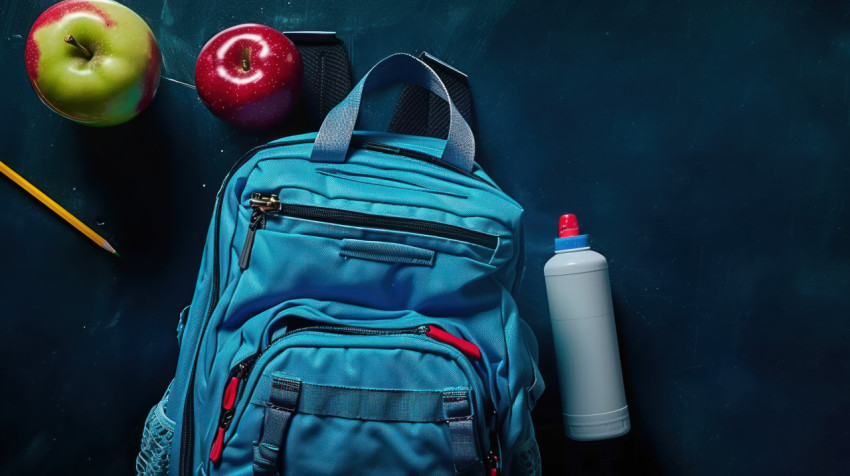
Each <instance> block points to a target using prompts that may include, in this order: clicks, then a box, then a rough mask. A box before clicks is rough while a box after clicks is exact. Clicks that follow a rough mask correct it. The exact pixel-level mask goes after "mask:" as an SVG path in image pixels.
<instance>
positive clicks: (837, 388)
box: [0, 0, 850, 474]
mask: <svg viewBox="0 0 850 476" xmlns="http://www.w3.org/2000/svg"><path fill="white" fill-rule="evenodd" d="M51 3H52V2H51V1H50V0H36V1H22V0H6V1H4V2H3V3H2V5H0V42H1V43H0V65H2V67H0V99H1V100H2V104H3V107H2V119H0V121H2V127H0V145H2V147H0V160H2V161H4V162H5V163H7V164H8V165H9V166H11V167H12V168H13V169H15V170H17V171H18V172H19V173H20V174H21V175H23V176H24V177H27V178H28V179H29V180H30V181H31V182H33V183H34V184H36V185H37V186H38V187H40V188H41V189H42V190H43V191H44V192H45V193H47V194H48V195H49V196H51V197H53V198H54V199H55V200H56V201H57V202H59V203H61V204H63V205H64V206H65V207H66V208H67V209H68V210H69V211H71V212H72V213H74V214H75V215H76V216H78V217H79V218H80V219H81V220H83V221H84V222H85V223H88V224H90V225H92V226H93V227H95V228H96V229H97V231H98V232H99V233H100V234H102V235H103V236H104V237H105V238H106V239H107V240H109V241H110V242H111V243H112V244H113V245H115V247H116V248H117V249H118V250H119V251H120V253H121V256H122V257H121V258H120V259H117V258H116V257H114V256H111V255H109V254H108V253H105V252H104V251H103V250H100V249H98V248H97V247H96V246H94V245H92V243H91V242H89V241H88V240H86V239H85V238H83V237H82V236H81V235H80V234H79V233H77V232H76V231H75V230H73V229H72V228H71V227H69V226H68V225H67V224H65V223H64V222H62V221H61V220H59V219H58V218H57V217H56V216H55V215H53V214H52V213H51V212H50V211H48V210H47V209H46V208H45V207H43V206H41V205H40V204H39V203H38V202H36V201H35V200H33V199H32V198H31V197H29V196H28V195H27V194H25V193H24V192H23V191H22V190H20V189H19V188H18V187H16V186H15V185H13V184H12V183H11V182H9V181H8V180H5V179H2V180H0V203H2V206H3V212H2V213H0V306H2V307H0V316H2V319H1V320H0V362H2V366H3V367H2V368H3V371H2V373H0V389H2V391H3V397H2V410H0V428H2V429H3V431H2V436H0V440H2V445H0V473H2V474H128V473H132V472H133V462H134V458H135V452H136V451H137V449H138V441H139V437H140V435H141V430H142V423H143V421H144V417H145V415H146V413H147V411H148V409H149V407H150V406H151V405H153V404H154V403H155V402H156V401H157V399H158V397H159V396H160V395H161V393H162V391H163V389H164V388H165V386H166V385H167V383H168V381H169V380H170V378H171V376H172V374H173V371H174V368H175V364H176V350H177V348H176V342H175V339H174V337H175V334H174V329H175V326H176V323H177V315H178V312H179V311H180V310H181V309H182V307H183V306H184V305H186V304H187V303H188V301H189V300H190V298H191V293H192V289H193V287H194V281H195V278H196V274H197V269H198V265H199V262H200V254H201V250H202V246H203V240H204V238H205V232H206V227H207V224H208V220H209V218H210V216H211V211H212V205H213V197H214V194H215V191H216V190H217V187H218V184H219V181H220V180H221V178H222V177H223V175H224V173H225V172H226V170H227V169H228V168H229V167H230V165H231V164H232V163H233V161H234V160H235V159H236V158H237V157H238V156H239V155H240V154H241V153H242V152H244V151H245V150H247V149H249V148H250V147H252V146H254V145H257V144H260V143H262V142H264V141H267V140H269V139H272V138H275V137H278V136H282V135H286V134H289V133H291V132H293V130H292V129H293V127H292V126H284V127H281V128H279V129H277V130H270V131H263V132H246V131H243V130H238V129H234V128H232V127H230V126H228V125H226V124H224V123H222V122H221V121H219V120H218V119H216V118H215V117H213V116H212V115H211V114H210V113H209V112H208V111H207V110H206V109H205V108H204V106H203V105H202V104H201V103H200V101H199V99H198V97H197V94H196V93H195V91H194V90H193V89H192V88H191V87H189V85H191V83H192V82H193V66H194V60H195V58H196V56H197V53H198V52H199V51H200V48H201V46H203V44H204V43H205V42H206V40H208V39H209V38H210V37H211V36H212V35H213V34H215V33H216V32H218V31H220V30H222V29H224V28H226V27H229V26H232V25H235V24H239V23H244V22H249V21H253V22H261V23H265V24H268V25H270V26H273V27H275V28H278V29H280V30H284V31H286V30H330V31H336V32H337V34H338V36H339V37H340V38H341V39H342V40H344V41H345V43H346V44H347V46H348V48H349V53H350V57H351V62H352V67H353V71H354V75H355V77H356V78H359V77H360V76H362V75H363V73H364V72H365V71H366V70H367V69H368V68H369V67H370V66H371V65H372V64H374V63H375V62H376V61H378V60H379V59H381V58H383V57H385V56H387V55H388V54H391V53H394V52H397V51H405V52H410V53H414V54H418V53H419V52H421V51H428V52H431V53H433V54H435V55H436V56H438V57H440V58H443V59H445V60H446V61H448V62H449V63H451V64H453V65H455V66H457V67H459V68H460V69H462V70H463V71H464V72H465V73H467V74H468V75H469V82H470V84H471V86H472V89H473V92H474V101H475V110H476V113H477V134H478V135H477V140H478V145H479V162H480V163H481V164H482V166H483V167H484V168H485V170H487V171H488V173H489V174H490V175H491V176H493V177H494V179H495V180H496V181H497V182H498V183H499V184H501V185H502V187H503V188H504V189H505V190H506V191H507V192H508V193H509V194H511V195H512V196H513V197H515V198H516V199H517V200H518V201H519V202H520V203H521V204H522V205H523V206H524V208H525V209H526V215H525V228H526V245H527V260H526V264H527V266H526V270H525V278H524V281H523V284H522V287H521V289H520V292H519V295H518V299H519V303H520V310H521V312H522V315H523V316H524V318H525V319H526V320H527V321H528V322H529V323H530V324H531V326H532V328H533V329H534V331H535V333H536V334H537V337H538V340H539V342H540V359H541V367H542V372H543V376H544V378H545V380H546V381H547V384H548V389H547V391H546V393H545V394H544V397H543V398H542V400H541V401H540V403H539V404H538V408H537V409H536V410H535V421H536V431H537V435H538V439H539V441H540V443H541V450H542V457H543V463H544V469H545V471H546V473H547V474H566V473H569V474H840V473H843V472H846V468H847V467H848V465H850V453H848V452H847V448H848V447H850V430H848V428H850V411H848V409H847V403H848V397H847V396H848V395H850V320H848V319H850V306H848V304H850V292H848V287H850V246H848V242H849V241H850V205H848V203H847V202H848V198H850V197H848V195H850V192H848V183H850V107H848V106H850V104H848V88H850V4H848V3H846V2H836V1H820V2H804V1H798V2H793V1H774V0H751V1H728V0H720V1H715V2H694V1H677V2H672V1H670V2H652V1H631V2H534V1H516V2H514V1H502V0H498V1H469V2H448V1H445V2H432V1H409V2H390V1H380V0H367V1H360V2H343V1H325V2H316V1H312V2H308V1H303V0H291V1H277V2H263V1H258V0H243V1H238V2H237V1H223V0H205V1H199V0H184V1H179V2H178V1H175V0H170V1H169V0H148V1H142V0H127V1H126V2H125V4H126V5H128V6H129V7H130V8H132V9H133V10H135V11H136V12H138V13H139V14H140V15H141V16H142V17H143V18H145V20H146V21H147V22H148V23H149V24H150V25H151V28H152V29H153V30H154V32H155V33H156V35H157V38H158V39H159V42H160V46H161V48H162V51H163V56H164V71H163V80H162V82H161V85H160V89H159V91H158V93H157V97H156V99H155V100H154V102H153V104H152V106H151V107H150V108H149V109H148V110H147V111H145V112H144V113H143V114H142V115H141V116H140V117H138V118H136V119H134V120H133V121H131V122H130V123H127V124H125V125H122V126H118V127H113V128H105V129H94V128H88V127H85V126H80V125H77V124H74V123H72V122H70V121H67V120H65V119H63V118H61V117H59V116H57V115H55V114H53V113H51V112H50V111H49V110H48V109H47V108H45V107H44V106H43V105H41V103H40V102H39V101H38V99H37V98H36V96H35V94H33V92H32V90H31V88H30V86H29V84H28V81H27V77H26V74H25V69H24V61H23V50H24V43H25V40H26V36H27V33H28V32H29V28H30V26H31V25H32V23H33V22H34V21H35V19H36V17H37V16H38V15H39V14H40V13H41V12H42V11H43V10H44V9H46V8H47V7H48V6H49V5H50V4H51ZM183 83H186V84H183ZM387 112H389V111H387ZM373 122H375V123H376V124H377V125H376V126H375V127H382V125H381V123H380V121H373ZM567 211H569V212H572V213H575V214H577V215H578V217H579V221H580V224H581V226H582V228H583V230H584V231H586V232H588V233H590V234H591V243H592V245H593V247H594V248H595V249H597V250H598V251H600V252H601V253H603V254H604V255H606V256H607V257H608V259H609V262H610V273H611V280H612V289H613V296H614V301H615V310H616V317H617V328H618V332H619V339H620V347H621V357H622V361H623V370H624V374H625V381H626V387H627V389H626V391H627V398H628V401H629V405H630V410H631V417H632V424H633V428H632V431H631V432H630V433H629V434H628V435H627V436H625V437H622V438H618V439H616V440H611V441H606V442H598V443H577V442H572V441H569V440H567V439H566V438H565V437H564V436H563V432H562V427H561V422H560V403H559V395H558V390H557V374H556V371H555V366H554V350H553V342H552V339H551V336H550V331H549V322H548V310H547V306H546V296H545V291H544V286H543V277H542V268H543V264H544V263H545V262H546V260H547V259H548V257H549V256H550V254H551V253H552V238H553V236H554V233H555V229H556V228H555V227H556V220H557V217H558V216H559V215H560V214H562V213H565V212H567Z"/></svg>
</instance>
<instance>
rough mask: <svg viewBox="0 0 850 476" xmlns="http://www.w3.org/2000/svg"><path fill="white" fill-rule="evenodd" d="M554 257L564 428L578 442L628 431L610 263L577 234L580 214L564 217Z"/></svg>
mask: <svg viewBox="0 0 850 476" xmlns="http://www.w3.org/2000/svg"><path fill="white" fill-rule="evenodd" d="M558 228H559V232H558V236H559V237H558V238H556V239H555V256H553V257H552V258H551V259H550V260H549V261H548V262H547V263H546V266H545V267H544V275H545V277H546V294H547V296H548V298H549V314H550V318H551V321H552V336H553V339H554V341H555V355H556V357H557V360H558V376H559V378H560V383H561V404H562V405H563V407H562V408H563V415H564V429H565V431H566V433H567V436H568V437H570V438H571V439H574V440H579V441H592V440H603V439H606V438H614V437H617V436H621V435H624V434H626V433H628V431H629V429H630V428H631V424H630V422H629V407H628V405H627V404H626V395H625V392H624V390H623V373H622V370H621V368H620V352H619V351H618V350H617V331H616V328H615V327H614V308H613V306H612V304H611V285H610V283H609V281H608V262H607V261H606V260H605V257H604V256H602V255H601V254H599V253H597V252H595V251H592V250H591V249H590V247H589V246H588V245H587V235H581V234H579V229H578V221H577V220H576V216H575V215H572V214H569V215H564V216H562V217H561V219H560V221H559V223H558Z"/></svg>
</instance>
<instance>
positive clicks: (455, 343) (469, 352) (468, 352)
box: [425, 325, 481, 360]
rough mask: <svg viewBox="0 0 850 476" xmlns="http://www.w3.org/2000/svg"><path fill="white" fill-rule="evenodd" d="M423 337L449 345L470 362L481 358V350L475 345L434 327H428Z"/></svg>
mask: <svg viewBox="0 0 850 476" xmlns="http://www.w3.org/2000/svg"><path fill="white" fill-rule="evenodd" d="M425 335H426V336H428V337H430V338H432V339H434V340H438V341H440V342H442V343H444V344H449V345H450V346H452V347H454V348H456V349H457V350H459V351H461V352H463V355H465V356H467V357H469V358H470V359H472V360H478V359H480V358H481V349H479V348H478V346H477V345H475V344H473V343H472V342H469V341H468V340H465V339H461V338H460V337H457V336H453V335H451V334H449V333H448V332H446V331H444V330H442V329H440V328H439V327H437V326H435V325H429V326H428V331H426V332H425Z"/></svg>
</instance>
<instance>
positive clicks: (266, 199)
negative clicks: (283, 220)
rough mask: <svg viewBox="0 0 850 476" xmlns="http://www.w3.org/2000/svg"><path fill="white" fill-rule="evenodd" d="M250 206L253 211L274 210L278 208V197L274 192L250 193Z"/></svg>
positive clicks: (266, 211)
mask: <svg viewBox="0 0 850 476" xmlns="http://www.w3.org/2000/svg"><path fill="white" fill-rule="evenodd" d="M250 205H251V208H253V209H254V211H255V212H257V211H259V212H262V213H268V212H276V211H279V210H280V197H279V196H278V195H277V194H274V193H259V192H253V193H251V201H250Z"/></svg>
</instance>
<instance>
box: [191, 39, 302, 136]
mask: <svg viewBox="0 0 850 476" xmlns="http://www.w3.org/2000/svg"><path fill="white" fill-rule="evenodd" d="M303 75H304V67H303V65H302V63H301V55H299V54H298V50H297V49H295V45H293V44H292V42H291V41H289V38H287V37H286V36H285V35H284V34H283V33H281V32H279V31H277V30H275V29H273V28H270V27H268V26H264V25H258V24H254V23H248V24H244V25H237V26H234V27H231V28H228V29H226V30H224V31H222V32H220V33H218V34H217V35H215V36H214V37H212V39H210V41H208V42H207V44H206V45H204V47H203V48H202V49H201V53H200V54H199V55H198V61H197V63H195V86H196V87H197V88H198V96H200V97H201V101H203V103H204V105H206V106H207V107H208V108H209V110H210V111H212V112H213V114H215V115H216V116H218V117H220V118H222V119H224V120H226V121H228V122H232V123H234V124H237V125H241V126H247V127H267V126H270V125H273V124H275V123H278V122H280V121H281V120H283V119H284V118H286V116H287V114H289V111H290V110H291V109H292V107H293V106H294V105H295V103H296V102H297V100H298V97H299V95H300V94H301V83H302V79H303Z"/></svg>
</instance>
